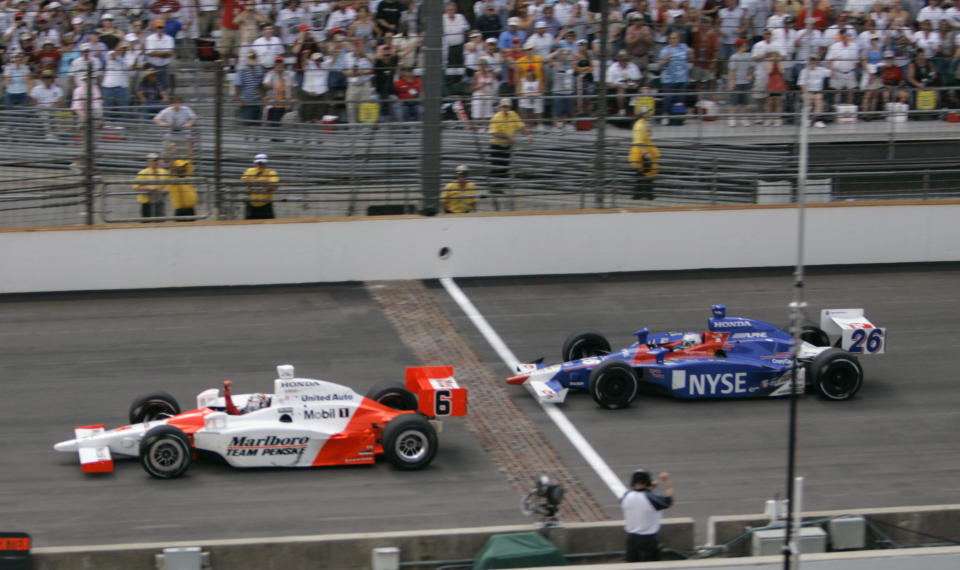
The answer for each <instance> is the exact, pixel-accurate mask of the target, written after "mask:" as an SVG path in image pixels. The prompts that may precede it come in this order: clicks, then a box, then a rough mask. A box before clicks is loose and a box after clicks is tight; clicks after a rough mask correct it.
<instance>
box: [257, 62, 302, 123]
mask: <svg viewBox="0 0 960 570" xmlns="http://www.w3.org/2000/svg"><path fill="white" fill-rule="evenodd" d="M296 88H297V82H296V78H295V77H294V75H293V72H292V71H290V70H289V69H287V65H286V63H284V61H283V57H282V56H279V57H277V58H276V59H275V60H274V63H273V69H271V70H270V71H269V72H267V75H266V76H265V77H264V78H263V90H264V94H265V95H266V102H267V124H268V125H270V126H271V127H280V126H282V120H283V116H284V115H285V114H287V113H289V112H291V111H292V110H293V106H294V105H295V104H296V102H297V97H296Z"/></svg>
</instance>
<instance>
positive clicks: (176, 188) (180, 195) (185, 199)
mask: <svg viewBox="0 0 960 570" xmlns="http://www.w3.org/2000/svg"><path fill="white" fill-rule="evenodd" d="M191 174H193V165H192V164H190V161H189V160H186V159H183V158H181V159H179V160H175V161H173V168H172V169H170V175H171V177H172V178H173V180H171V184H170V186H168V189H169V191H170V203H171V204H172V205H173V215H174V216H195V215H196V213H197V212H196V209H195V207H196V205H197V189H196V187H195V186H194V185H193V184H177V183H176V179H177V178H187V177H189V176H190V175H191ZM178 221H181V222H192V221H193V220H178Z"/></svg>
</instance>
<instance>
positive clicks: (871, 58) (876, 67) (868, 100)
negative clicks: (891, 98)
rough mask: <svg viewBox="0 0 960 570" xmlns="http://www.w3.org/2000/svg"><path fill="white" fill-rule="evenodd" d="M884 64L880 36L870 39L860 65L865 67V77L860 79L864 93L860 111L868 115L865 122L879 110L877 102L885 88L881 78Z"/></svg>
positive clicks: (865, 116)
mask: <svg viewBox="0 0 960 570" xmlns="http://www.w3.org/2000/svg"><path fill="white" fill-rule="evenodd" d="M882 62H883V49H882V48H881V46H880V36H879V35H876V34H875V35H873V36H871V37H870V44H869V46H868V47H867V49H865V50H863V51H862V55H861V61H860V65H861V66H862V67H863V75H861V77H860V89H861V90H862V91H863V102H862V104H861V105H860V110H861V111H863V112H864V113H866V114H865V115H864V116H863V119H864V120H871V119H873V118H874V117H875V115H872V114H871V113H873V112H874V111H876V110H877V101H878V100H879V97H878V95H879V93H880V88H881V87H883V78H882V77H881V76H880V64H881V63H882Z"/></svg>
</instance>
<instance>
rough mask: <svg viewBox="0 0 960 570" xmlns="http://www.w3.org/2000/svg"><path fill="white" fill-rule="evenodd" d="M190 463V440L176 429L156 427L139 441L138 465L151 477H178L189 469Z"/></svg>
mask: <svg viewBox="0 0 960 570" xmlns="http://www.w3.org/2000/svg"><path fill="white" fill-rule="evenodd" d="M190 461H191V450H190V440H189V439H188V438H187V436H186V434H184V433H183V432H182V431H181V430H180V429H179V428H177V427H174V426H171V425H162V426H157V427H155V428H153V429H151V430H150V431H148V432H147V433H146V435H144V436H143V439H142V440H140V465H142V466H143V469H144V471H146V472H147V473H149V474H150V476H151V477H156V478H157V479H173V478H175V477H179V476H181V475H183V472H184V471H186V470H187V467H190Z"/></svg>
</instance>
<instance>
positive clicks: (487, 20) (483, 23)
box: [475, 2, 503, 40]
mask: <svg viewBox="0 0 960 570" xmlns="http://www.w3.org/2000/svg"><path fill="white" fill-rule="evenodd" d="M475 25H476V28H477V30H478V31H479V32H480V33H481V34H482V35H483V39H484V40H489V39H493V40H496V39H497V36H498V35H499V34H500V30H502V29H503V22H502V21H501V20H500V16H499V15H498V14H497V7H496V5H494V4H493V3H492V2H486V3H485V6H484V9H483V14H481V15H480V16H479V17H478V18H477V21H476V24H475Z"/></svg>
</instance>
